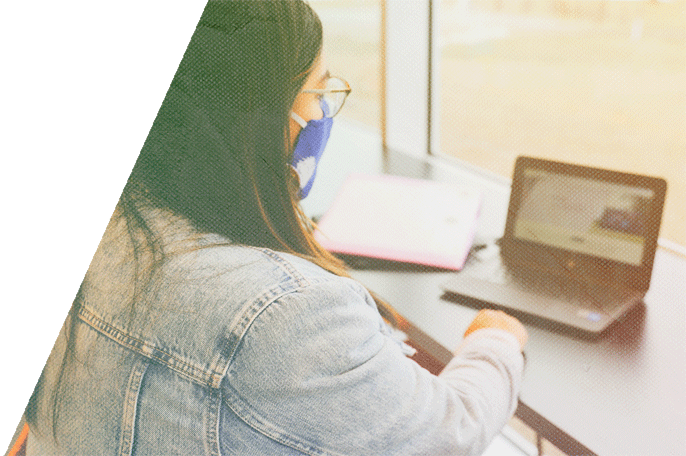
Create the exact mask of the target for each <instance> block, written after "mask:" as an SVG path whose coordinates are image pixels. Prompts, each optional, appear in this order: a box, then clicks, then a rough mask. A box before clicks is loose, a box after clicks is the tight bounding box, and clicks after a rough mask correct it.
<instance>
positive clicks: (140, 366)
mask: <svg viewBox="0 0 686 456" xmlns="http://www.w3.org/2000/svg"><path fill="white" fill-rule="evenodd" d="M144 360H147V358H139V359H138V361H137V362H136V363H135V364H134V366H133V370H132V372H131V375H130V376H129V382H128V385H127V388H126V395H125V397H124V410H123V412H122V432H121V439H120V444H119V454H120V455H121V456H128V455H130V454H131V453H132V452H133V441H134V434H135V429H136V413H137V408H138V397H139V394H140V390H141V384H142V382H143V377H144V376H145V372H146V371H147V369H148V362H146V361H144Z"/></svg>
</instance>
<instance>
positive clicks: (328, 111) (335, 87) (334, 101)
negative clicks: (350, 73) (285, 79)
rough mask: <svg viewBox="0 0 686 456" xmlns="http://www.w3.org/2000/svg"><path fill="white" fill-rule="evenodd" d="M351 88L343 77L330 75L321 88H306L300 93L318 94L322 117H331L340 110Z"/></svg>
mask: <svg viewBox="0 0 686 456" xmlns="http://www.w3.org/2000/svg"><path fill="white" fill-rule="evenodd" d="M351 90H352V89H351V88H350V85H349V84H348V83H347V82H346V81H344V80H343V79H341V78H337V77H330V78H328V79H327V80H326V83H325V85H324V88H323V89H307V90H303V91H302V93H316V94H318V95H319V100H321V105H322V110H323V111H324V117H333V116H335V115H336V114H338V111H340V110H341V108H342V107H343V104H344V103H345V99H346V98H348V94H349V93H350V91H351Z"/></svg>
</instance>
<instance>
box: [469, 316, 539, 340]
mask: <svg viewBox="0 0 686 456" xmlns="http://www.w3.org/2000/svg"><path fill="white" fill-rule="evenodd" d="M485 328H496V329H502V330H505V331H507V332H509V333H511V334H513V335H514V336H515V337H516V338H517V340H518V341H519V346H520V348H521V349H524V346H525V345H526V342H527V340H528V339H529V334H528V333H527V331H526V328H524V326H523V325H522V324H521V323H520V322H519V320H517V319H516V318H514V317H512V316H510V315H508V314H506V313H505V312H502V311H500V310H490V309H483V310H481V311H479V313H478V314H477V315H476V317H475V318H474V320H472V322H471V323H470V324H469V326H468V327H467V330H466V331H465V333H464V335H465V337H467V336H468V335H469V334H471V333H473V332H474V331H476V330H479V329H485Z"/></svg>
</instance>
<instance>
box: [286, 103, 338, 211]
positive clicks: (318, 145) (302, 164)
mask: <svg viewBox="0 0 686 456" xmlns="http://www.w3.org/2000/svg"><path fill="white" fill-rule="evenodd" d="M322 110H323V111H324V117H323V118H321V119H317V120H310V121H309V122H307V123H305V121H304V120H303V119H302V117H300V116H299V115H297V114H296V113H294V112H291V117H292V118H293V120H295V121H296V122H298V123H299V124H300V125H301V126H302V127H303V129H302V131H300V134H299V135H298V140H297V142H296V143H295V149H294V150H293V161H291V166H292V167H293V169H295V172H297V173H298V177H299V178H300V199H303V198H305V197H306V196H307V194H308V193H310V189H311V188H312V183H313V182H314V176H315V175H316V174H317V165H319V159H320V158H322V154H323V153H324V148H325V147H326V142H327V141H328V140H329V134H330V133H331V126H332V125H333V119H332V118H331V117H327V116H326V113H327V108H326V105H325V104H324V103H322Z"/></svg>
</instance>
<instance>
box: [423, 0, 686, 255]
mask: <svg viewBox="0 0 686 456" xmlns="http://www.w3.org/2000/svg"><path fill="white" fill-rule="evenodd" d="M439 7H440V10H439V14H438V20H437V21H436V22H437V23H438V26H439V30H438V37H439V45H440V55H441V60H440V62H439V68H440V70H441V74H440V81H441V82H440V83H441V86H440V94H441V95H440V97H441V98H440V106H441V107H440V114H441V122H440V144H441V145H440V151H441V152H443V153H446V154H449V155H453V156H456V157H458V158H460V159H463V160H466V161H469V162H471V163H473V164H476V165H478V166H481V167H483V168H486V169H488V170H490V171H492V172H494V173H497V174H500V175H504V176H508V177H509V176H510V174H511V171H512V167H513V164H514V159H515V157H516V156H517V155H534V156H542V157H548V158H553V159H558V160H562V161H571V162H577V163H582V164H589V165H593V166H599V167H605V168H612V169H619V170H623V171H629V172H639V173H642V174H651V175H656V176H661V177H664V178H665V179H666V180H667V182H668V185H669V189H668V197H667V205H666V208H665V215H664V217H663V228H662V231H661V235H662V236H663V237H666V238H667V239H670V240H672V241H675V242H678V243H679V244H682V245H686V140H685V131H686V1H685V0H678V1H618V0H617V1H613V0H606V1H590V0H589V1H552V0H518V1H514V0H512V1H493V0H472V1H469V0H441V1H440V3H439Z"/></svg>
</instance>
